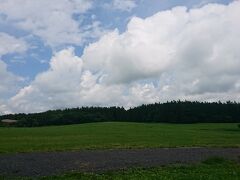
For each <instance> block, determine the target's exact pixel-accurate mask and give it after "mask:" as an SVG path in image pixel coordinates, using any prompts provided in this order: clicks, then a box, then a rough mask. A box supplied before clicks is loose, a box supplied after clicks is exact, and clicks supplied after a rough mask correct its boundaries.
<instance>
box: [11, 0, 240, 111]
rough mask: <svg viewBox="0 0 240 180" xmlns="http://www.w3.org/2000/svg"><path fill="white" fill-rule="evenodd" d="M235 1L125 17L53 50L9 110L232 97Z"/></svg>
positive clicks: (235, 89)
mask: <svg viewBox="0 0 240 180" xmlns="http://www.w3.org/2000/svg"><path fill="white" fill-rule="evenodd" d="M239 17H240V2H239V1H235V2H233V3H231V4H229V5H219V4H209V5H206V6H203V7H202V8H198V9H190V10H187V9H186V8H185V7H177V8H173V9H171V10H168V11H162V12H159V13H157V14H155V15H153V16H151V17H149V18H146V19H141V18H137V17H135V18H133V19H132V20H131V21H130V22H129V24H128V28H127V30H126V32H124V33H123V34H119V32H118V31H117V30H115V31H114V32H111V33H108V34H106V35H105V36H103V37H102V38H101V39H100V40H99V41H98V42H96V43H93V44H90V45H89V46H88V47H86V48H85V50H84V52H83V55H82V57H77V56H76V55H74V52H73V49H71V48H70V49H66V50H63V51H60V52H59V53H57V54H55V56H54V57H53V58H52V60H51V63H50V66H51V67H50V69H49V70H48V71H46V72H44V73H42V74H40V75H38V76H37V77H36V79H35V80H34V81H33V82H32V83H31V84H30V85H29V86H27V87H25V88H23V89H22V90H21V91H20V92H19V93H18V94H17V95H16V96H14V97H13V98H11V101H10V103H9V104H10V105H11V108H12V109H13V111H15V112H19V111H24V112H30V111H42V110H47V109H55V108H62V107H74V106H83V105H123V106H125V107H129V106H133V105H138V104H141V103H151V102H156V101H166V100H173V99H175V100H176V99H183V100H184V99H188V100H208V101H213V100H236V101H240V80H239V77H240V71H239V69H240V51H239V47H240V34H239V32H240V23H239Z"/></svg>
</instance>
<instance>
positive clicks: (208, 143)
mask: <svg viewBox="0 0 240 180" xmlns="http://www.w3.org/2000/svg"><path fill="white" fill-rule="evenodd" d="M183 146H185V147H199V146H201V147H240V130H239V128H238V127H237V124H234V123H232V124H144V123H116V122H114V123H112V122H108V123H91V124H81V125H68V126H52V127H38V128H0V153H15V152H33V151H65V150H80V149H115V148H155V147H183Z"/></svg>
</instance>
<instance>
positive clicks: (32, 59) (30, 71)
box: [0, 0, 238, 112]
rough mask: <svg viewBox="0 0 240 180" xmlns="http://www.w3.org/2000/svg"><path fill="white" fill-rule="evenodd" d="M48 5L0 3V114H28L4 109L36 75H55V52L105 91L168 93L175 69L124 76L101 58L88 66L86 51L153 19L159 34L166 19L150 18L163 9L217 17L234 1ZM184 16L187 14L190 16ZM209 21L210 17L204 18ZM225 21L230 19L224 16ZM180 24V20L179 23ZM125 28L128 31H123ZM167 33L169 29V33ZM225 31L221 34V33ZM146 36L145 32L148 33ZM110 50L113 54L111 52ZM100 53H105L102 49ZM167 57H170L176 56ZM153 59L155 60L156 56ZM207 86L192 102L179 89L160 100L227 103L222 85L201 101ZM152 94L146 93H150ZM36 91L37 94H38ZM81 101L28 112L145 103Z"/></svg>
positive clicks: (64, 1)
mask: <svg viewBox="0 0 240 180" xmlns="http://www.w3.org/2000/svg"><path fill="white" fill-rule="evenodd" d="M48 2H49V1H40V0H39V1H38V0H34V1H30V0H20V1H16V2H13V1H11V0H0V33H2V34H0V41H2V43H1V42H0V45H1V46H2V47H1V48H2V49H1V48H0V60H1V61H2V62H3V63H4V65H3V66H4V68H3V71H4V72H3V73H2V74H3V75H2V76H5V77H7V76H9V77H8V78H5V79H3V77H2V79H3V80H4V82H5V81H6V83H5V84H6V85H4V87H2V89H5V90H2V94H1V88H0V96H1V98H0V103H1V102H2V104H3V105H2V109H3V110H1V106H0V110H1V111H2V112H5V111H6V112H18V111H19V112H22V111H30V109H28V108H27V107H28V105H26V107H24V108H22V109H21V108H18V107H14V108H12V107H10V106H11V105H9V104H11V102H10V101H13V100H15V99H16V97H17V98H18V96H20V94H21V90H22V91H25V90H24V89H26V88H27V87H30V88H32V87H33V86H34V84H37V82H38V78H40V77H41V74H44V73H45V74H46V73H51V71H54V70H52V69H54V68H53V67H52V66H54V65H53V63H52V64H51V62H52V61H54V60H53V59H54V57H55V58H56V59H57V57H58V56H57V54H58V53H60V54H61V51H64V50H69V51H70V54H68V53H67V52H66V56H73V57H74V56H76V57H78V58H79V59H81V60H80V61H83V65H82V66H83V67H82V68H83V69H82V70H81V73H83V74H84V73H87V72H88V71H89V72H91V73H92V75H93V76H98V77H96V79H98V81H97V82H100V84H101V83H102V81H103V82H104V83H105V84H107V85H104V86H109V85H108V84H111V83H112V84H120V85H119V86H121V88H122V89H123V90H122V91H123V92H124V93H123V94H124V95H125V94H126V92H127V94H128V95H129V94H131V90H132V89H131V88H133V89H134V88H140V89H143V90H144V88H147V89H148V90H149V88H150V89H151V88H152V90H153V91H154V92H155V91H156V92H155V93H157V91H158V90H159V88H160V86H164V88H165V89H167V88H168V86H169V87H170V85H166V84H167V83H168V82H169V81H171V82H174V81H178V78H176V77H175V76H178V75H176V73H177V71H174V70H171V71H169V70H168V68H167V69H166V70H164V71H161V72H160V70H159V69H161V68H162V67H161V68H160V67H159V69H158V70H155V69H154V68H153V67H154V66H156V64H154V63H155V62H154V61H150V60H149V64H150V65H151V66H150V65H149V64H148V65H146V66H147V67H148V66H149V67H150V68H152V69H153V70H152V69H151V70H152V71H153V72H151V73H149V72H150V70H148V72H144V70H143V71H142V72H144V73H143V74H140V73H139V72H137V70H136V69H137V68H136V67H134V69H130V70H129V72H127V70H126V72H125V70H124V69H128V65H126V66H124V67H119V68H116V67H112V66H110V65H109V64H111V63H109V62H106V61H102V60H101V59H99V62H100V61H101V62H103V64H104V63H105V65H104V66H101V65H100V64H98V63H95V62H92V61H93V60H92V59H91V58H92V55H91V54H90V55H89V52H92V51H90V49H91V48H93V49H94V48H95V46H96V47H98V46H99V49H101V48H102V46H103V45H101V43H102V42H103V43H104V42H105V41H106V42H108V43H110V44H111V43H112V44H113V46H114V43H115V41H114V42H112V41H111V42H110V40H108V39H107V38H110V37H114V38H115V37H116V39H118V41H121V39H127V36H128V35H129V34H131V33H133V34H134V33H135V32H136V30H135V26H136V27H141V26H140V25H139V23H140V24H141V23H142V24H143V29H144V28H145V25H144V23H146V26H147V27H148V25H149V22H151V20H152V19H154V21H156V22H157V23H156V24H159V25H160V26H161V27H159V28H160V29H161V28H162V29H164V28H165V27H164V26H168V24H167V23H166V22H167V21H168V20H167V19H166V22H162V21H164V20H163V19H161V17H163V16H164V15H162V16H161V17H159V19H160V20H159V23H158V21H157V20H155V19H156V18H154V15H155V14H158V13H160V12H166V11H167V10H169V11H172V10H171V9H172V8H174V7H176V6H185V7H186V8H187V9H186V10H182V11H184V14H185V15H187V14H188V12H190V11H191V10H192V9H200V10H201V11H204V7H207V6H208V5H209V4H210V3H214V4H215V5H216V9H217V8H219V10H216V13H219V11H221V9H222V7H228V5H229V4H234V3H233V1H230V0H203V1H199V0H191V1H190V0H184V1H179V0H122V1H121V0H104V1H101V2H100V1H98V0H93V1H90V0H80V1H76V0H74V1H69V0H60V1H51V2H49V3H48ZM236 4H237V3H236ZM211 8H212V7H210V6H209V9H211ZM214 8H215V6H214ZM214 8H212V9H214ZM205 9H207V8H205ZM36 11H37V12H36ZM209 11H210V10H209ZM214 11H215V9H214ZM174 12H175V11H174ZM179 12H180V10H179ZM224 13H225V12H224ZM162 14H164V13H162ZM189 14H190V15H191V13H189ZM190 15H189V16H190ZM159 16H160V15H159ZM136 17H137V18H136ZM166 17H168V15H166ZM209 17H211V16H210V15H209ZM201 18H205V19H204V20H206V21H207V18H206V17H201ZM229 18H231V17H230V16H229ZM145 19H146V20H145ZM148 19H149V20H148ZM170 20H171V19H170ZM148 21H149V22H148ZM179 21H181V19H180V20H179ZM196 21H197V20H196ZM214 21H216V22H218V19H217V18H216V20H214ZM169 22H172V21H169ZM199 22H200V20H199ZM173 23H174V22H173ZM176 23H177V22H176ZM176 23H175V24H176ZM214 23H215V22H213V23H212V24H214ZM221 25H222V24H219V26H221ZM128 26H129V28H127V27H128ZM154 26H155V25H154V24H153V25H149V28H150V27H154ZM179 26H181V29H180V30H181V31H183V30H184V29H187V28H188V26H189V25H187V23H186V26H183V27H182V25H181V24H180V25H178V26H177V27H179ZM206 27H208V26H206ZM155 28H158V26H157V25H156V27H155ZM211 28H215V26H214V27H211ZM211 28H210V29H211ZM116 29H117V30H118V32H116ZM132 30H134V31H132ZM170 31H171V29H170V30H168V32H170ZM228 31H229V30H226V32H228ZM114 32H115V34H114ZM146 32H150V31H148V30H147V31H146ZM153 32H154V31H153ZM159 32H160V31H159ZM233 33H236V32H233ZM193 34H194V33H193ZM138 35H139V34H135V36H138ZM145 35H146V37H148V35H147V34H145ZM135 36H134V37H135ZM104 37H106V38H105V39H107V40H105V39H104ZM142 37H144V36H142ZM1 38H2V39H1ZM156 38H158V36H157V35H156ZM159 38H160V37H159ZM168 38H169V37H168ZM119 39H120V40H119ZM140 39H141V37H140ZM129 40H130V41H131V40H132V39H131V38H130V39H129ZM126 41H127V40H126ZM132 41H133V40H132ZM169 41H170V40H169ZM124 42H125V40H124ZM154 42H155V41H154ZM159 42H160V41H159ZM122 43H123V42H122ZM164 43H165V42H164ZM164 43H163V44H164ZM92 44H95V45H92ZM210 44H211V43H210ZM110 46H111V45H110ZM219 47H220V46H219ZM110 49H112V47H111V48H110ZM107 50H108V48H107V49H106V51H107ZM103 51H105V50H104V49H103ZM112 51H114V52H115V49H113V50H112ZM143 51H144V50H143ZM149 51H151V50H149ZM159 51H163V53H162V54H164V52H165V51H164V49H160V50H159ZM203 51H205V50H203ZM154 52H155V51H154ZM71 53H72V54H71ZM93 53H96V54H97V53H98V52H97V51H95V49H94V51H93ZM170 53H175V51H173V52H170ZM196 53H200V51H199V52H198V51H196ZM234 53H235V52H233V56H234V55H235V54H234ZM181 54H182V53H181ZM187 54H189V53H187ZM101 55H102V54H100V55H99V57H101ZM156 56H157V57H158V55H156ZM233 56H232V57H233ZM103 57H105V56H103ZM106 57H107V56H106ZM124 57H125V56H124ZM124 57H123V62H125V59H124ZM159 57H160V56H159ZM164 57H165V56H164ZM85 59H86V60H85ZM116 59H117V58H116ZM127 59H128V58H126V62H130V61H131V60H129V61H128V60H127ZM140 59H141V58H140ZM163 59H164V58H163ZM95 61H96V62H97V61H98V57H96V60H95ZM113 61H114V60H113ZM113 61H112V62H113ZM139 61H140V60H139ZM59 62H60V60H59ZM90 62H91V64H90ZM114 63H115V61H114ZM131 63H135V62H132V61H131ZM151 63H152V64H151ZM159 63H160V64H164V63H165V61H164V60H163V61H162V62H159ZM93 64H94V65H93ZM183 64H184V63H183ZM189 64H191V63H189ZM189 64H188V65H189ZM117 65H118V64H117ZM121 65H122V64H121ZM121 65H119V66H121ZM95 66H98V67H100V66H101V67H102V68H100V69H98V68H95ZM108 66H109V67H111V68H112V69H108V68H107V67H108ZM143 67H144V66H143ZM115 68H116V69H115ZM121 68H122V69H121ZM164 68H165V66H164ZM0 69H1V68H0ZM113 69H115V70H113ZM120 70H123V71H120ZM135 70H136V72H135ZM161 70H162V69H161ZM112 71H114V72H112ZM118 71H119V72H118ZM111 73H112V74H111ZM116 73H119V74H126V77H125V76H124V75H123V76H121V77H118V75H119V74H116ZM149 74H150V75H149ZM222 74H226V73H225V72H222ZM62 76H65V75H64V74H62ZM80 76H81V77H82V76H83V75H82V74H81V75H80ZM115 76H116V78H115V79H114V78H106V80H104V78H105V77H115ZM129 76H131V77H129ZM81 77H79V78H81ZM162 77H165V79H161V78H162ZM224 77H225V76H224ZM6 79H11V82H7V81H8V80H6ZM12 79H14V80H12ZM102 79H103V80H102ZM159 79H161V80H159ZM230 79H231V78H230ZM0 80H1V79H0ZM105 81H106V82H105ZM179 81H180V80H179ZM191 81H192V82H196V83H198V81H200V80H199V78H197V77H196V78H195V79H194V80H191ZM231 81H234V80H232V79H231ZM206 82H207V80H203V82H202V84H203V85H202V86H203V87H202V89H201V90H196V92H198V91H199V92H198V93H197V94H196V96H194V98H192V96H191V95H192V94H194V93H195V92H191V91H190V90H188V91H186V92H185V90H184V93H183V94H184V95H183V94H182V95H179V96H176V97H175V96H171V93H170V94H167V97H168V98H167V99H164V98H163V100H169V99H174V98H180V99H181V98H186V99H187V97H188V96H191V98H190V99H197V100H217V98H219V99H220V100H221V99H223V100H225V99H227V98H228V97H226V94H225V95H221V96H220V97H219V96H218V95H217V94H218V93H220V92H222V90H219V88H220V87H222V86H223V87H224V88H225V86H227V83H226V84H220V85H216V86H215V87H217V88H212V89H208V91H206V92H204V93H203V94H204V98H203V97H202V96H201V94H199V93H200V92H202V91H204V90H203V89H204V88H206V89H207V87H205V86H207V85H205V83H206ZM13 84H14V85H13ZM123 84H124V85H123ZM2 86H3V85H2ZM13 86H14V88H13ZM111 86H113V85H111ZM114 86H115V85H114ZM122 86H124V87H122ZM133 86H134V87H133ZM140 86H141V87H140ZM157 86H158V87H157ZM235 86H237V82H235V85H234V87H235ZM9 88H10V89H13V90H12V91H8V92H7V93H6V92H5V91H6V89H9ZM109 88H110V87H109ZM112 88H113V87H112ZM118 88H120V87H117V88H115V89H114V88H113V89H114V90H116V89H118ZM161 88H163V87H161ZM183 89H184V88H183ZM216 89H217V90H216ZM148 90H146V91H148ZM152 90H149V92H150V91H152ZM215 90H216V92H215ZM39 91H40V93H41V90H39ZM69 91H71V90H69ZM116 91H117V90H116ZM119 91H120V90H119ZM212 91H214V92H215V94H214V95H210V94H209V93H212ZM187 92H188V93H187ZM19 93H20V94H19ZM172 93H173V92H172ZM234 93H238V90H237V91H234ZM234 93H233V94H234ZM43 94H44V93H43ZM51 96H52V95H51ZM155 96H158V95H156V94H155V95H154V97H155ZM159 96H161V95H159ZM223 97H224V98H223ZM38 98H39V97H38ZM46 98H50V99H51V98H53V97H50V95H49V96H48V95H46ZM124 98H126V99H127V98H129V97H124ZM234 98H236V97H234ZM234 98H232V97H230V98H229V99H234ZM1 99H2V100H1ZM100 99H101V98H100ZM130 99H131V98H130ZM143 99H144V98H143ZM150 99H151V98H150ZM160 100H162V99H161V97H158V98H156V99H154V98H153V99H152V100H149V101H146V103H148V102H154V101H160ZM79 101H81V100H79ZM83 101H86V103H82V101H81V102H80V103H77V102H76V103H73V104H71V103H68V102H65V101H62V102H61V101H60V102H58V103H63V105H59V106H58V105H54V106H46V107H44V105H43V104H40V105H39V106H40V107H41V108H39V109H37V108H36V109H33V111H41V110H46V109H56V108H64V107H68V106H81V105H123V103H125V104H127V105H126V106H134V105H138V104H140V103H145V101H142V100H140V101H139V102H132V100H126V101H125V100H124V101H122V102H116V100H110V103H109V102H108V101H106V103H103V104H101V103H99V102H95V101H93V100H89V101H88V100H83ZM24 102H25V101H24ZM54 103H56V102H54ZM64 103H65V104H64ZM28 104H29V107H30V106H31V103H30V102H28Z"/></svg>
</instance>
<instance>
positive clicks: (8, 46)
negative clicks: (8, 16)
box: [0, 32, 27, 57]
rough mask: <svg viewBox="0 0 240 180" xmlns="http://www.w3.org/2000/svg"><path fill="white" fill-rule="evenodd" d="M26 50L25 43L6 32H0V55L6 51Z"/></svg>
mask: <svg viewBox="0 0 240 180" xmlns="http://www.w3.org/2000/svg"><path fill="white" fill-rule="evenodd" d="M26 50H27V44H26V43H25V41H24V40H22V39H17V38H15V37H13V36H10V35H8V34H6V33H2V32H0V57H1V56H2V55H4V54H8V53H21V52H24V51H26Z"/></svg>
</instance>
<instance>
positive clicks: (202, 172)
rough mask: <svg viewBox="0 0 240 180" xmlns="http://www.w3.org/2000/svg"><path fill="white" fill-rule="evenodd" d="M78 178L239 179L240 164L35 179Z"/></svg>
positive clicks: (220, 161) (215, 163)
mask: <svg viewBox="0 0 240 180" xmlns="http://www.w3.org/2000/svg"><path fill="white" fill-rule="evenodd" d="M1 178H2V179H4V180H8V179H9V180H10V179H11V180H32V178H17V177H16V178H13V177H11V178H7V177H0V179H1ZM77 179H83V180H84V179H85V180H87V179H92V180H95V179H96V180H98V179H100V180H105V179H118V180H120V179H136V180H141V179H144V180H147V179H162V180H193V179H194V180H238V179H240V165H239V164H237V163H234V162H230V161H226V160H223V159H219V158H214V159H209V160H207V161H206V162H203V163H201V164H198V165H188V166H183V165H172V166H166V167H158V168H149V169H141V168H138V169H128V170H125V171H124V170H121V171H109V172H105V173H77V172H76V173H68V174H65V175H59V176H48V177H38V178H36V177H35V178H34V180H77Z"/></svg>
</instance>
